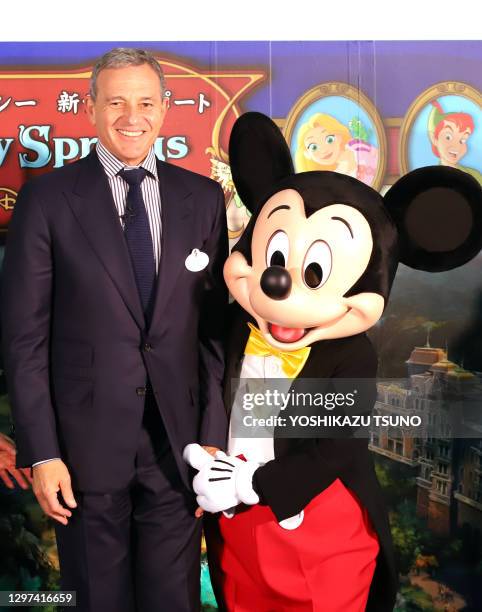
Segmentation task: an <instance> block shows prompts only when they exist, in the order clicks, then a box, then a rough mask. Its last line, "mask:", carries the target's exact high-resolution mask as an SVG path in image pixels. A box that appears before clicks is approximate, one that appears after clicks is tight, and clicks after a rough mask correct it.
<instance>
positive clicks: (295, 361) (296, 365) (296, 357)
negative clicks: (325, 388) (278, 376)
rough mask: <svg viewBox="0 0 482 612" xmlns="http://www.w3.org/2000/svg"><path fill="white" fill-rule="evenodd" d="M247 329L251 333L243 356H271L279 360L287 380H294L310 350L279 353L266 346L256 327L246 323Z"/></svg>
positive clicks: (303, 349)
mask: <svg viewBox="0 0 482 612" xmlns="http://www.w3.org/2000/svg"><path fill="white" fill-rule="evenodd" d="M248 327H249V329H250V330H251V333H250V334H249V338H248V342H247V343H246V348H245V349H244V354H245V355H259V356H261V357H266V356H268V355H273V356H274V357H278V359H281V363H282V368H283V372H284V373H285V374H286V376H287V377H288V378H296V377H297V376H298V374H299V373H300V372H301V370H302V369H303V366H304V365H305V363H306V360H307V359H308V355H309V354H310V350H311V349H310V347H309V346H305V347H304V348H300V349H298V350H296V351H281V350H279V349H277V348H275V347H274V346H271V345H270V344H268V343H267V342H266V340H265V339H264V336H263V334H262V333H261V332H260V331H259V329H258V328H257V327H255V326H254V325H252V324H251V323H248Z"/></svg>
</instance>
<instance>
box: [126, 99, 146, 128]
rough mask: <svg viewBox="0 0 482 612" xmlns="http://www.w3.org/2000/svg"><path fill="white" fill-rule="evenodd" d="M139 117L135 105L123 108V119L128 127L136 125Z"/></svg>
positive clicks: (139, 114)
mask: <svg viewBox="0 0 482 612" xmlns="http://www.w3.org/2000/svg"><path fill="white" fill-rule="evenodd" d="M141 116H142V114H141V111H140V110H139V108H138V107H137V106H136V105H135V104H132V105H127V106H126V107H125V112H124V118H125V119H126V121H127V123H129V124H130V125H135V124H136V123H138V122H139V120H140V119H141Z"/></svg>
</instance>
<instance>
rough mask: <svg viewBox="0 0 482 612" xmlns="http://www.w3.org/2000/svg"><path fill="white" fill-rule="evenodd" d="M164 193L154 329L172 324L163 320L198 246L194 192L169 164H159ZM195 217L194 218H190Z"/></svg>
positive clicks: (160, 180)
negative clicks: (195, 229)
mask: <svg viewBox="0 0 482 612" xmlns="http://www.w3.org/2000/svg"><path fill="white" fill-rule="evenodd" d="M157 171H158V176H159V186H160V191H161V220H162V237H161V260H160V266H159V274H158V279H157V286H156V297H155V302H154V311H153V315H152V322H151V326H152V327H153V328H154V329H160V328H161V327H162V326H164V325H166V324H168V322H166V321H165V320H164V318H163V317H162V313H163V310H164V309H165V307H166V305H167V303H168V301H169V298H170V296H171V293H172V290H173V289H174V285H175V283H176V280H177V277H178V276H179V274H180V272H181V270H182V269H183V267H184V265H185V261H186V257H187V256H188V255H189V253H190V252H191V251H192V249H193V248H195V247H196V246H200V245H196V244H194V242H193V240H194V236H193V223H192V204H193V198H192V193H191V192H190V191H189V189H187V188H186V186H185V184H184V183H183V182H182V181H181V180H180V179H179V176H178V174H177V172H176V171H175V169H173V168H171V167H170V166H169V164H165V163H163V162H160V161H159V160H158V161H157ZM190 217H191V219H190Z"/></svg>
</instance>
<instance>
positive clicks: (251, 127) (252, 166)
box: [229, 112, 294, 213]
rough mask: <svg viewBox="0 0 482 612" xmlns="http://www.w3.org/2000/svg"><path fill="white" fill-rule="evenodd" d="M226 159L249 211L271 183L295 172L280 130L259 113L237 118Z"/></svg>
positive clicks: (260, 199) (258, 203)
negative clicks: (227, 158)
mask: <svg viewBox="0 0 482 612" xmlns="http://www.w3.org/2000/svg"><path fill="white" fill-rule="evenodd" d="M229 163H230V165H231V174H232V177H233V181H234V185H235V186H236V190H237V192H238V195H239V197H240V198H241V200H242V201H243V204H244V205H245V206H246V208H247V209H248V210H249V211H250V212H252V213H254V212H255V211H256V209H257V208H258V207H259V206H260V205H261V204H262V203H263V196H265V195H267V194H268V192H269V191H271V190H272V188H273V187H274V185H276V184H277V183H278V182H279V181H280V180H281V179H282V178H284V177H285V176H288V175H290V174H293V173H294V169H293V162H292V160H291V154H290V150H289V148H288V145H287V144H286V141H285V139H284V137H283V135H282V133H281V131H280V130H279V128H278V126H277V125H276V124H275V123H274V122H273V121H272V120H271V119H270V118H269V117H267V116H266V115H263V114H262V113H252V112H250V113H245V114H244V115H241V117H239V118H238V119H237V120H236V122H235V124H234V126H233V130H232V132H231V136H230V139H229Z"/></svg>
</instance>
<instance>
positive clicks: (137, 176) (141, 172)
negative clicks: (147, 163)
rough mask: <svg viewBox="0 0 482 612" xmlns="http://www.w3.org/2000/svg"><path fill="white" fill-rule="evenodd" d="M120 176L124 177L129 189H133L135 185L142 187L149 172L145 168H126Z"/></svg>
mask: <svg viewBox="0 0 482 612" xmlns="http://www.w3.org/2000/svg"><path fill="white" fill-rule="evenodd" d="M119 176H122V178H123V179H124V180H125V182H126V183H127V184H128V185H129V187H132V186H133V185H140V184H141V183H142V181H143V180H144V178H145V177H146V176H147V170H146V169H145V168H132V170H128V169H127V168H124V169H123V170H121V171H120V172H119Z"/></svg>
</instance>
